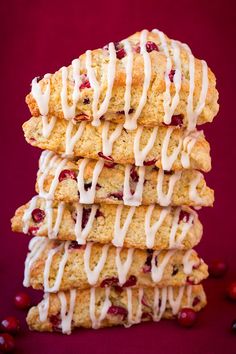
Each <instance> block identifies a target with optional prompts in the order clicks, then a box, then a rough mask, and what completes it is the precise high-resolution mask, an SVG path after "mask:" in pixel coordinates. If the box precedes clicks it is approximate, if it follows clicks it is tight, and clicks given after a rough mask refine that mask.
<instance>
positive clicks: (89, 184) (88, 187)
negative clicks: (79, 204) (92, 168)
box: [84, 182, 92, 191]
mask: <svg viewBox="0 0 236 354" xmlns="http://www.w3.org/2000/svg"><path fill="white" fill-rule="evenodd" d="M91 187H92V182H89V183H85V184H84V189H85V190H86V191H87V190H88V189H90V188H91Z"/></svg>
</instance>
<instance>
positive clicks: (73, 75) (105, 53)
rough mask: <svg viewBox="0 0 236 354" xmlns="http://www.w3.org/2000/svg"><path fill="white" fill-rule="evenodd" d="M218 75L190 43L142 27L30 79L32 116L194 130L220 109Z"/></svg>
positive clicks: (132, 126)
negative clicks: (193, 52)
mask: <svg viewBox="0 0 236 354" xmlns="http://www.w3.org/2000/svg"><path fill="white" fill-rule="evenodd" d="M215 84H216V81H215V76H214V74H213V73H212V72H211V70H210V69H209V68H208V67H207V64H206V62H205V61H203V60H199V59H196V58H194V56H193V55H192V53H191V51H190V49H189V47H188V46H187V45H186V44H182V43H180V42H179V41H175V40H170V39H169V38H168V37H167V36H165V35H164V34H163V33H162V32H161V31H158V30H153V31H152V32H148V31H147V30H143V31H142V32H137V33H136V34H134V35H132V36H130V37H129V38H128V39H125V40H123V41H121V42H119V43H109V45H107V46H106V47H104V48H103V49H97V50H93V51H90V50H87V51H86V53H85V54H83V55H81V56H80V58H78V59H75V60H73V62H72V65H70V66H69V67H62V68H61V69H60V70H59V71H57V72H56V73H55V74H53V75H51V74H46V75H45V76H44V78H43V79H42V80H40V78H35V79H34V80H33V81H32V91H31V93H30V94H29V95H28V96H27V98H26V101H27V103H28V105H29V108H30V111H31V113H32V115H34V116H39V115H42V116H47V115H48V116H56V117H58V118H65V119H74V118H75V119H76V120H85V119H86V120H92V124H93V125H95V126H98V125H99V124H100V119H101V118H102V119H106V120H112V121H114V122H118V123H123V122H124V127H125V128H126V129H129V130H133V129H135V128H136V127H137V123H139V124H141V125H147V126H156V125H161V124H167V125H180V126H182V125H183V126H184V127H187V128H188V130H189V131H191V130H193V129H194V128H195V126H196V124H203V123H205V122H210V121H212V119H213V117H214V116H215V115H216V114H217V111H218V103H217V99H218V92H217V90H216V88H215Z"/></svg>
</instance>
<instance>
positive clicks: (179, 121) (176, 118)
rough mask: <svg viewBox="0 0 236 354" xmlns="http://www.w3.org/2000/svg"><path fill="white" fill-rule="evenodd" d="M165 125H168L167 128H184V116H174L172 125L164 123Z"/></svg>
mask: <svg viewBox="0 0 236 354" xmlns="http://www.w3.org/2000/svg"><path fill="white" fill-rule="evenodd" d="M163 124H164V125H166V126H169V125H173V126H176V127H182V125H183V115H182V114H177V115H174V116H172V117H171V122H170V124H165V123H163Z"/></svg>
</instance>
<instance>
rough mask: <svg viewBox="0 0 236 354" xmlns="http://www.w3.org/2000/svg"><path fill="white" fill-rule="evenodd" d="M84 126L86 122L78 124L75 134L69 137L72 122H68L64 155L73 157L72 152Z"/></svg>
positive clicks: (72, 125)
mask: <svg viewBox="0 0 236 354" xmlns="http://www.w3.org/2000/svg"><path fill="white" fill-rule="evenodd" d="M85 126H86V122H80V123H79V127H78V129H77V132H76V133H75V134H74V135H73V136H71V133H72V130H73V127H74V124H73V122H72V121H69V123H68V124H67V127H66V141H65V155H66V156H71V155H72V156H73V150H74V147H75V144H76V143H77V141H78V140H79V139H80V138H81V136H82V134H83V132H84V129H85Z"/></svg>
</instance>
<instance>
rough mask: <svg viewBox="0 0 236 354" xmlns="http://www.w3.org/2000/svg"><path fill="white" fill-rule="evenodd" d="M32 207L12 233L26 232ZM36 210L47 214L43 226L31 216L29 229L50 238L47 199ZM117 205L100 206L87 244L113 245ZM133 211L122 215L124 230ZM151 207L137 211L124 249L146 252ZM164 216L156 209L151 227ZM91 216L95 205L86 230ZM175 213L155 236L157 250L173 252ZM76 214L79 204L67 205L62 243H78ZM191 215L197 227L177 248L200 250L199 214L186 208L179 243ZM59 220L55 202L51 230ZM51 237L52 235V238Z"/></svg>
mask: <svg viewBox="0 0 236 354" xmlns="http://www.w3.org/2000/svg"><path fill="white" fill-rule="evenodd" d="M28 208H29V203H27V204H25V205H23V206H21V207H20V208H18V209H17V211H16V213H15V216H14V217H13V218H12V230H13V231H14V232H23V228H24V222H23V220H22V218H23V215H24V213H25V212H26V211H27V210H28ZM35 208H40V209H41V210H43V211H44V212H45V218H44V219H43V220H42V222H36V221H34V219H33V218H32V216H30V219H29V224H28V226H29V229H30V228H32V227H33V228H35V227H38V228H39V230H38V231H37V233H36V235H37V236H48V235H49V232H50V230H51V229H50V230H49V228H48V223H47V220H48V219H47V215H48V214H47V213H48V211H47V208H46V201H45V199H42V198H38V199H37V203H36V206H35ZM117 209H118V206H117V205H106V204H100V205H98V209H97V212H96V214H95V218H94V221H93V223H92V227H91V229H90V232H89V233H88V235H87V237H86V241H94V242H100V243H102V244H105V243H111V242H112V241H114V235H115V233H114V231H115V228H114V225H115V220H116V214H117V212H118V210H117ZM129 211H130V207H126V206H124V207H123V210H122V213H121V219H120V220H121V227H122V226H123V225H124V222H125V220H126V218H127V215H128V212H129ZM147 211H148V207H146V206H140V207H136V208H135V212H134V215H133V217H132V221H131V223H130V225H129V227H128V230H127V233H126V235H125V238H124V243H123V246H124V247H131V248H132V247H134V248H140V249H146V248H148V247H147V236H146V232H145V215H146V214H147ZM161 212H163V208H161V207H159V206H158V205H156V206H155V208H154V210H153V212H152V217H151V223H150V224H151V225H153V224H154V223H155V222H156V221H157V220H159V219H160V214H161ZM90 213H91V205H84V209H83V212H82V215H83V217H82V226H83V227H85V226H86V225H87V223H86V221H87V220H88V218H89V215H90ZM175 213H178V210H177V209H176V208H170V211H169V212H168V214H167V215H166V216H165V218H164V220H163V223H162V225H161V226H160V228H159V229H158V230H157V232H156V234H155V239H154V244H153V249H155V250H161V249H170V248H171V241H170V233H171V230H172V226H173V222H174V218H175ZM76 214H77V203H73V204H65V207H64V211H63V215H62V219H61V222H60V227H59V230H58V234H57V235H56V238H57V239H59V240H62V241H67V240H70V241H74V240H76V233H75V227H76V226H75V222H76ZM186 215H187V218H189V216H190V215H193V217H194V219H193V223H192V226H190V229H189V230H188V232H187V234H186V236H185V237H184V239H183V241H182V242H181V243H180V244H178V246H177V244H175V247H177V248H183V249H189V248H192V247H194V246H196V245H197V244H198V243H199V242H200V239H201V237H202V224H201V223H200V221H199V219H198V216H197V213H196V212H194V211H193V210H191V209H190V208H188V207H182V208H181V211H180V214H179V221H177V222H178V227H177V231H176V234H175V240H178V239H179V237H180V236H181V233H182V231H183V227H184V225H185V224H186V222H188V220H184V219H183V218H184V216H186ZM57 216H58V203H57V202H54V203H53V206H52V224H50V225H51V228H52V229H53V227H54V226H55V223H56V219H57ZM49 236H50V235H49Z"/></svg>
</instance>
